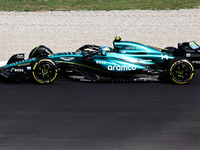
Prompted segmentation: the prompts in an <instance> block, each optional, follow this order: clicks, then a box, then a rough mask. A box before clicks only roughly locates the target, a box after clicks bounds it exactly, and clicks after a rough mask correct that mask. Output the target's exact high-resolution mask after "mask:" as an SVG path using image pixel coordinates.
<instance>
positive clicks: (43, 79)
mask: <svg viewBox="0 0 200 150" xmlns="http://www.w3.org/2000/svg"><path fill="white" fill-rule="evenodd" d="M33 74H34V78H35V79H36V80H37V81H38V82H39V83H51V82H53V80H54V79H55V78H56V76H57V69H55V67H54V65H53V64H52V63H50V62H43V63H39V64H38V65H37V67H36V68H35V70H34V72H33Z"/></svg>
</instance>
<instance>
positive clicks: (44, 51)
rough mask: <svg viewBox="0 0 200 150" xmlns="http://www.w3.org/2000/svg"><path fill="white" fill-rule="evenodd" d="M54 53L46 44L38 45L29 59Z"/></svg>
mask: <svg viewBox="0 0 200 150" xmlns="http://www.w3.org/2000/svg"><path fill="white" fill-rule="evenodd" d="M51 54H53V52H52V51H51V50H50V49H49V48H48V47H46V46H44V45H40V46H38V47H35V48H34V49H33V50H32V51H31V52H30V54H29V59H30V58H35V57H39V56H48V55H51Z"/></svg>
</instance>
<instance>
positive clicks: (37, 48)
mask: <svg viewBox="0 0 200 150" xmlns="http://www.w3.org/2000/svg"><path fill="white" fill-rule="evenodd" d="M39 47H40V45H39V46H38V47H37V48H36V49H35V50H34V51H33V53H32V56H33V54H34V53H35V51H36V50H37V49H38V48H39Z"/></svg>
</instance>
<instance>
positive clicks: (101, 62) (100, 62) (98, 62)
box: [96, 60, 106, 64]
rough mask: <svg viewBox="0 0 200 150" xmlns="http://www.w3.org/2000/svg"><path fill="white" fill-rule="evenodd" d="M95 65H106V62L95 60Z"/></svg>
mask: <svg viewBox="0 0 200 150" xmlns="http://www.w3.org/2000/svg"><path fill="white" fill-rule="evenodd" d="M96 64H106V61H101V60H97V61H96Z"/></svg>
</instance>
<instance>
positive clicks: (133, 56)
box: [0, 37, 200, 84]
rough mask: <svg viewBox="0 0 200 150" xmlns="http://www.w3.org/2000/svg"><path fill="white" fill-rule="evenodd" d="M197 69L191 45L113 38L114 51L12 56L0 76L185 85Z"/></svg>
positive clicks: (199, 54) (39, 50) (41, 49)
mask: <svg viewBox="0 0 200 150" xmlns="http://www.w3.org/2000/svg"><path fill="white" fill-rule="evenodd" d="M199 66H200V46H199V45H198V44H196V43H195V42H194V41H192V42H184V43H179V44H178V48H174V47H167V48H165V49H164V48H158V47H155V46H150V45H146V44H141V43H137V42H130V41H121V38H120V37H115V39H114V41H113V48H112V47H107V46H97V45H84V46H82V47H80V48H79V49H78V50H76V51H74V52H64V53H56V54H53V52H52V51H51V50H50V49H49V48H47V47H46V46H42V45H40V46H38V47H36V48H34V49H33V50H32V51H31V52H30V54H29V58H28V59H26V60H25V59H24V54H23V53H20V54H15V55H13V56H12V57H11V58H10V59H9V60H8V62H7V64H6V65H5V66H2V67H0V76H2V77H3V78H6V79H11V80H20V79H33V80H34V81H36V82H37V83H40V84H49V83H52V82H53V81H54V80H55V79H56V78H57V77H64V78H67V79H71V80H77V81H88V82H135V81H139V82H145V81H146V82H151V81H172V82H174V83H177V84H187V83H188V82H189V81H191V80H192V79H193V77H194V74H195V68H198V67H199Z"/></svg>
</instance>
